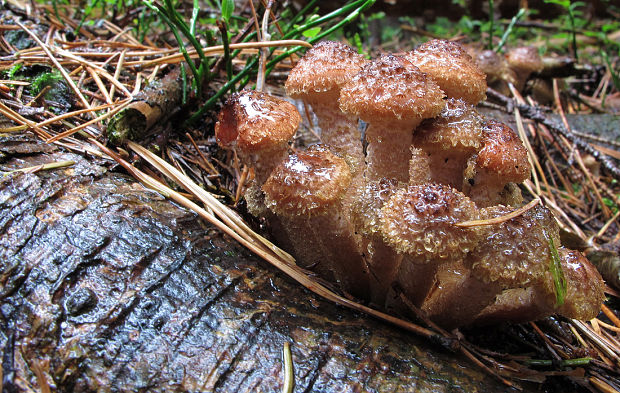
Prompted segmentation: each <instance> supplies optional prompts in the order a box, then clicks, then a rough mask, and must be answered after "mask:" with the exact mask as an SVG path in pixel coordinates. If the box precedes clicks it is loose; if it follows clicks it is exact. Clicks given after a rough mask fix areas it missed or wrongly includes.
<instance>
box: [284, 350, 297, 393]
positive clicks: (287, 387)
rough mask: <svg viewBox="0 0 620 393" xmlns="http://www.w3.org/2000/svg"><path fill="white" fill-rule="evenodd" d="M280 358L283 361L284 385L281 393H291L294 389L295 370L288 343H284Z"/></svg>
mask: <svg viewBox="0 0 620 393" xmlns="http://www.w3.org/2000/svg"><path fill="white" fill-rule="evenodd" d="M282 358H283V360H284V383H283V385H282V393H292V392H293V389H294V388H295V370H294V369H293V356H292V354H291V344H289V342H288V341H285V342H284V347H283V348H282Z"/></svg>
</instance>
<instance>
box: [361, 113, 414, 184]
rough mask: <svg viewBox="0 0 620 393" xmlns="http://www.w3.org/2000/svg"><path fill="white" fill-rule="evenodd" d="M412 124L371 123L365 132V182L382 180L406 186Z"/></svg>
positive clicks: (393, 122) (394, 122)
mask: <svg viewBox="0 0 620 393" xmlns="http://www.w3.org/2000/svg"><path fill="white" fill-rule="evenodd" d="M416 125H417V124H415V123H409V124H407V123H405V124H403V123H401V122H396V121H381V122H380V121H374V122H372V123H369V124H368V128H367V129H366V141H367V142H368V148H367V156H366V163H367V167H366V179H367V180H368V181H377V180H381V179H383V178H385V179H394V180H397V181H399V182H407V181H408V179H409V161H410V159H411V150H410V147H411V139H412V134H413V129H414V128H415V126H416Z"/></svg>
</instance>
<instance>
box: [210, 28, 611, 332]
mask: <svg viewBox="0 0 620 393" xmlns="http://www.w3.org/2000/svg"><path fill="white" fill-rule="evenodd" d="M285 87H286V91H287V94H288V95H289V96H290V97H292V98H296V99H301V100H303V101H304V102H305V103H306V104H308V105H310V106H311V107H312V110H313V112H314V113H315V115H316V116H317V118H318V122H319V126H320V128H321V130H322V133H321V139H322V141H321V142H322V143H321V144H318V145H314V146H311V147H310V148H308V149H307V150H305V151H294V152H291V151H290V150H291V149H290V147H289V142H290V140H291V139H292V137H293V135H294V134H295V131H296V129H297V127H298V125H299V123H300V121H301V116H300V115H299V113H298V111H297V110H296V108H295V106H293V105H292V104H290V103H289V102H287V101H285V100H282V99H278V98H276V97H273V96H270V95H268V94H265V93H261V92H255V91H249V90H246V91H242V92H240V93H237V94H234V95H233V96H232V97H231V98H230V99H229V100H228V101H227V102H226V104H225V105H224V107H223V109H222V111H221V113H220V115H219V121H218V123H217V124H216V137H217V140H218V142H219V144H220V145H221V146H225V147H234V148H235V149H236V151H237V154H238V156H239V158H240V160H241V161H242V162H243V163H244V164H246V165H249V166H251V167H252V168H253V170H254V180H253V182H252V183H251V185H250V186H249V188H248V190H247V191H246V195H245V197H246V200H247V204H248V208H249V210H250V212H251V213H252V214H255V215H257V216H262V217H265V218H266V219H267V220H268V221H269V222H270V224H271V227H272V230H273V232H274V233H273V235H274V237H275V238H276V241H277V242H278V244H279V245H280V246H281V247H283V248H285V249H286V250H288V251H290V252H291V253H292V254H293V255H294V256H295V257H296V258H297V261H298V264H299V265H300V266H302V267H304V268H306V269H309V270H312V271H313V272H315V273H316V274H317V275H318V276H320V277H321V278H323V279H325V280H329V281H332V282H334V283H338V285H340V287H341V289H342V290H343V291H344V292H347V293H349V294H351V295H353V296H356V297H357V298H359V299H363V300H364V301H367V302H369V303H371V304H374V305H375V306H378V307H381V308H383V309H386V310H388V311H393V312H398V313H406V312H407V311H408V310H409V308H408V307H410V305H411V304H412V305H414V306H415V307H418V308H420V309H421V310H422V311H423V312H425V313H426V314H427V315H428V316H429V317H430V318H431V319H432V320H434V321H435V322H437V323H439V324H441V325H443V326H445V327H456V326H463V325H468V324H473V323H491V322H497V321H527V320H535V319H538V318H541V317H544V316H547V315H550V314H553V313H559V314H561V315H564V316H566V317H571V318H578V319H590V318H593V317H594V316H596V315H597V313H598V311H599V309H600V304H601V303H602V301H603V281H602V279H601V277H600V275H599V273H598V272H597V271H596V269H595V268H594V267H593V266H592V265H591V264H590V263H589V261H588V260H587V259H586V258H585V257H583V256H582V255H581V254H580V253H578V252H576V251H572V250H568V249H565V248H563V247H560V246H559V245H560V240H559V230H558V226H557V224H556V222H555V220H554V219H553V217H552V216H551V213H550V212H549V211H548V210H547V209H546V208H544V207H541V206H536V207H534V208H532V209H529V210H527V211H525V212H524V213H522V214H519V215H516V216H515V217H513V218H510V219H504V220H497V221H499V222H498V223H496V224H493V225H476V224H475V221H476V220H478V221H479V220H487V221H484V222H485V223H488V222H489V221H488V219H492V218H497V217H504V216H506V215H508V214H510V213H511V212H513V211H514V210H515V209H517V207H518V206H520V205H521V204H522V197H521V193H520V190H519V188H518V187H517V186H516V183H520V182H522V181H524V180H525V179H526V178H527V177H528V176H529V173H530V165H529V162H528V158H527V154H526V150H525V148H524V147H523V145H522V143H521V141H520V139H519V138H518V137H517V136H516V135H515V134H514V132H513V131H512V130H511V129H510V128H509V127H508V126H506V125H504V124H502V123H499V122H497V121H494V120H490V119H485V118H484V117H483V116H482V115H481V114H479V113H478V112H477V111H476V109H475V107H474V105H476V104H477V103H478V102H479V101H481V100H482V99H484V97H485V92H486V82H485V74H484V73H483V72H481V71H480V69H479V68H478V67H477V66H476V65H475V64H474V63H473V61H472V58H471V57H470V56H469V55H468V54H466V52H465V51H464V50H463V48H462V47H461V46H460V45H459V44H456V43H453V42H449V41H443V40H433V41H430V42H428V43H426V44H423V45H421V46H420V47H418V48H417V49H415V50H413V51H412V52H409V53H406V54H404V55H403V56H395V55H392V54H385V55H381V56H379V57H378V58H376V59H374V60H372V61H368V60H366V59H365V58H364V57H363V56H361V55H359V54H357V53H356V52H355V51H354V50H352V49H351V48H350V47H348V46H346V45H344V44H342V43H338V42H321V43H319V44H317V45H316V46H314V47H313V48H312V49H310V50H309V51H308V52H307V54H306V55H305V56H304V57H303V58H302V59H301V60H300V61H299V62H298V64H297V66H296V67H295V68H294V69H293V70H292V71H291V73H290V75H289V78H288V80H287V82H286V85H285ZM359 120H362V121H363V122H365V123H366V124H367V128H366V131H365V136H364V139H362V136H361V133H360V131H359V129H360V127H359ZM363 142H364V143H363ZM363 146H366V148H365V149H364V148H363ZM472 222H473V225H469V224H472ZM554 244H555V245H557V248H556V247H554V246H553V245H554ZM556 250H557V251H556ZM554 256H555V259H554ZM554 260H555V261H556V262H557V261H558V260H559V264H560V265H561V267H562V270H563V276H564V279H565V282H566V288H567V293H566V296H565V299H564V301H563V302H562V301H560V302H558V297H557V296H556V287H557V286H556V285H555V284H554V283H555V281H554V278H553V277H554V276H553V275H552V273H551V268H550V266H552V264H553V261H554ZM556 277H557V275H556ZM403 299H405V300H403Z"/></svg>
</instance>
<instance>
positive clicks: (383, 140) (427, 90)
mask: <svg viewBox="0 0 620 393" xmlns="http://www.w3.org/2000/svg"><path fill="white" fill-rule="evenodd" d="M443 97H444V94H443V92H442V91H441V89H440V88H439V86H438V85H437V84H436V83H435V82H434V81H433V80H431V79H430V78H429V77H428V76H427V75H426V74H424V73H423V72H421V71H420V70H419V69H418V68H417V67H415V66H414V65H413V64H411V63H410V62H409V61H408V60H406V59H405V58H403V57H398V56H394V55H389V54H388V55H381V56H380V57H379V58H377V59H375V60H373V61H372V62H370V63H369V64H366V65H365V66H364V67H363V68H362V69H361V71H360V72H359V73H357V74H356V75H355V76H354V77H353V79H352V80H351V81H349V82H348V83H347V84H345V86H344V87H343V88H342V90H341V91H340V100H339V102H340V109H341V110H342V111H344V112H347V113H351V114H354V115H356V116H359V117H360V118H361V119H362V120H364V121H365V122H367V123H368V129H367V130H366V140H367V142H368V148H367V156H366V162H367V165H368V166H367V178H368V180H380V179H381V178H387V179H395V180H398V181H402V182H407V180H408V177H409V160H410V158H411V152H410V146H411V137H412V130H413V129H414V128H415V127H417V126H418V124H420V122H421V121H422V120H424V119H427V118H431V117H435V116H437V115H438V114H439V113H440V112H441V110H442V109H443V106H444V103H443Z"/></svg>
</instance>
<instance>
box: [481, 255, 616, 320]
mask: <svg viewBox="0 0 620 393" xmlns="http://www.w3.org/2000/svg"><path fill="white" fill-rule="evenodd" d="M558 255H559V257H560V263H561V267H562V271H563V274H564V278H565V280H566V289H567V290H566V295H565V297H564V299H563V303H562V304H558V298H557V294H556V290H555V287H554V282H553V277H552V276H551V273H549V272H547V273H546V275H545V279H544V281H542V282H540V283H539V284H538V285H532V286H528V287H525V288H512V289H507V290H504V291H503V292H502V293H501V294H500V295H498V296H497V298H496V299H495V302H494V303H493V304H491V305H489V306H488V307H486V308H485V309H484V310H482V311H481V312H480V313H479V314H478V315H477V316H476V318H475V320H474V322H473V323H474V324H492V323H498V322H514V323H522V322H527V321H532V320H536V319H540V318H544V317H546V316H548V315H551V314H555V313H557V314H559V315H562V316H564V317H566V318H575V319H580V320H590V319H592V318H594V317H596V316H597V315H598V313H599V312H600V309H601V304H602V303H603V301H604V300H605V293H604V288H605V283H604V282H603V279H602V277H601V275H600V273H599V272H598V270H596V268H595V267H594V266H593V265H592V264H591V263H590V261H588V260H587V259H586V258H585V257H584V256H583V255H582V254H581V253H580V252H578V251H573V250H568V249H566V248H563V247H562V248H559V249H558Z"/></svg>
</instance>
